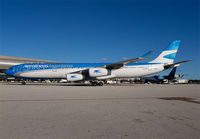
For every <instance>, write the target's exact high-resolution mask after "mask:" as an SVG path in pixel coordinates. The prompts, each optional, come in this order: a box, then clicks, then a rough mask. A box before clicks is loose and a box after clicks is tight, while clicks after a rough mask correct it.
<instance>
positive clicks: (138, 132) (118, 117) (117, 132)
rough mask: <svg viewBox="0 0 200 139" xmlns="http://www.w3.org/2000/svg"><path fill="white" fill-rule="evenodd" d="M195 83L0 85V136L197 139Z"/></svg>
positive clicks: (198, 88) (198, 93) (198, 90)
mask: <svg viewBox="0 0 200 139" xmlns="http://www.w3.org/2000/svg"><path fill="white" fill-rule="evenodd" d="M199 137H200V85H130V86H129V85H125V86H123V85H121V86H117V85H115V86H113V85H109V86H101V87H99V86H98V87H93V86H81V85H79V86H73V85H65V84H56V85H45V84H44V85H43V84H28V85H25V86H23V85H18V84H0V138H1V139H199Z"/></svg>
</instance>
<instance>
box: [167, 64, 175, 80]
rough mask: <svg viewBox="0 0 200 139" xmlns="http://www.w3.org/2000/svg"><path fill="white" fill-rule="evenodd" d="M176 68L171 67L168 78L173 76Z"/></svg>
mask: <svg viewBox="0 0 200 139" xmlns="http://www.w3.org/2000/svg"><path fill="white" fill-rule="evenodd" d="M176 68H177V67H175V68H173V69H172V71H171V72H170V73H169V75H168V79H172V78H174V76H175V73H176Z"/></svg>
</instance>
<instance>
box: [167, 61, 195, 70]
mask: <svg viewBox="0 0 200 139" xmlns="http://www.w3.org/2000/svg"><path fill="white" fill-rule="evenodd" d="M190 61H192V60H185V61H181V62H177V63H174V64H169V65H165V66H164V68H165V69H169V68H173V67H176V66H177V65H179V64H182V63H186V62H190Z"/></svg>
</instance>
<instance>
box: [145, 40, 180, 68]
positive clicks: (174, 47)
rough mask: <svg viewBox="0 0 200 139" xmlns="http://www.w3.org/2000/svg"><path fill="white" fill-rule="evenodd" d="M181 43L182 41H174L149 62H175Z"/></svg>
mask: <svg viewBox="0 0 200 139" xmlns="http://www.w3.org/2000/svg"><path fill="white" fill-rule="evenodd" d="M180 43H181V41H173V42H172V43H171V44H170V45H169V46H168V47H167V48H165V49H164V50H163V51H162V53H161V54H160V55H159V56H158V57H157V58H156V59H154V60H153V61H151V62H149V63H166V64H173V62H174V58H175V56H176V53H177V51H178V48H179V45H180Z"/></svg>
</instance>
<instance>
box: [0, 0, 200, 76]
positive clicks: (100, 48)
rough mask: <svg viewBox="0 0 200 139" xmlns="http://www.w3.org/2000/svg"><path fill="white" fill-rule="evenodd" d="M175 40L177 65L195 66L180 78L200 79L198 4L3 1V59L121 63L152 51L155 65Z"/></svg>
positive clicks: (186, 0) (194, 0)
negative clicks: (161, 53)
mask: <svg viewBox="0 0 200 139" xmlns="http://www.w3.org/2000/svg"><path fill="white" fill-rule="evenodd" d="M173 40H181V46H180V48H179V51H178V53H177V56H176V59H175V62H179V61H182V60H188V59H191V60H193V61H192V62H189V63H185V64H182V65H181V66H180V67H179V68H178V73H180V74H184V75H185V78H190V79H200V58H199V57H200V2H199V0H165V1H163V0H0V55H5V56H15V57H25V58H34V59H45V60H54V61H60V62H101V60H100V59H101V58H106V59H107V61H106V62H116V61H121V58H122V57H126V58H136V57H138V56H141V55H142V54H144V53H145V52H147V51H149V50H152V51H153V54H152V56H151V58H150V59H149V60H152V59H154V58H155V57H157V56H158V55H159V53H160V52H161V51H162V50H163V49H164V48H165V47H167V46H168V45H169V43H170V42H172V41H173ZM142 62H147V60H145V61H142ZM168 72H169V71H167V72H164V73H168ZM164 73H163V74H164ZM161 74H162V73H161Z"/></svg>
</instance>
